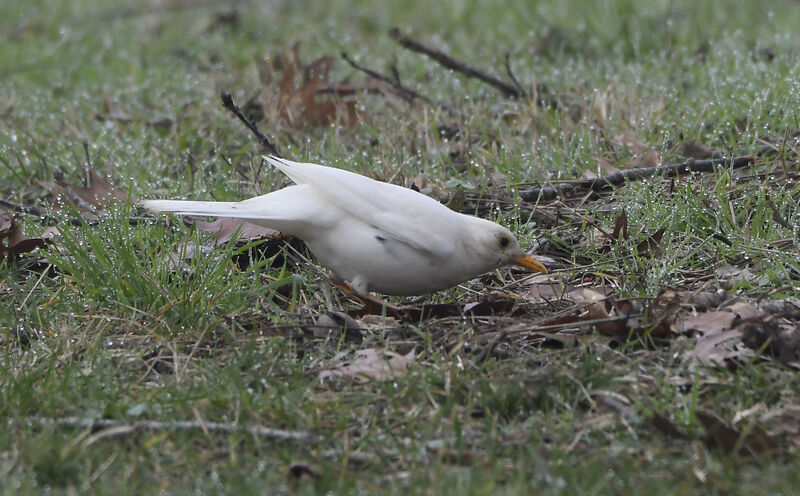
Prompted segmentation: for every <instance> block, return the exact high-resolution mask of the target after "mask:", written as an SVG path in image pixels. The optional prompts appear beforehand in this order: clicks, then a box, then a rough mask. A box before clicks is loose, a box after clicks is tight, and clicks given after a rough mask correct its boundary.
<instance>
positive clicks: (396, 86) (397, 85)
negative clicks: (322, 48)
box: [342, 52, 461, 115]
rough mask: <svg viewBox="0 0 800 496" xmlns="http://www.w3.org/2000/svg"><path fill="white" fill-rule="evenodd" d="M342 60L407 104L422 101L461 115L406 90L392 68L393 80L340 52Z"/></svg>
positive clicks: (446, 105)
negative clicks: (383, 84)
mask: <svg viewBox="0 0 800 496" xmlns="http://www.w3.org/2000/svg"><path fill="white" fill-rule="evenodd" d="M342 58H343V59H344V60H345V61H346V62H347V63H348V64H350V65H351V66H352V67H353V69H356V70H359V71H361V72H363V73H365V74H366V75H368V76H369V77H371V78H373V79H377V80H378V81H383V82H384V83H386V84H388V85H389V87H390V88H392V89H393V90H394V91H395V92H396V93H397V94H399V95H400V96H401V97H402V98H404V99H405V100H406V101H407V102H409V103H412V102H413V101H414V100H416V99H419V100H422V101H423V102H425V103H427V104H428V105H430V106H432V107H439V108H441V109H443V110H446V111H447V112H450V113H451V114H453V115H461V113H460V112H459V111H458V110H456V109H455V108H453V107H451V106H450V105H448V104H446V103H443V102H436V101H434V100H432V99H431V98H429V97H427V96H425V95H423V94H421V93H418V92H416V91H414V90H412V89H411V88H408V87H406V86H404V85H403V84H402V83H401V82H400V78H399V77H397V72H396V69H395V68H393V70H394V72H395V77H394V78H390V77H389V76H385V75H383V74H381V73H379V72H376V71H374V70H372V69H369V68H367V67H364V66H362V65H359V64H358V63H357V62H356V61H355V60H353V59H352V58H350V56H349V55H347V54H346V53H345V52H342Z"/></svg>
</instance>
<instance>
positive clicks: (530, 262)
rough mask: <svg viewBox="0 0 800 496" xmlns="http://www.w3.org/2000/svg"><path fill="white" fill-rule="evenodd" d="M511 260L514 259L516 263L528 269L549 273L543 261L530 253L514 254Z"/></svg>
mask: <svg viewBox="0 0 800 496" xmlns="http://www.w3.org/2000/svg"><path fill="white" fill-rule="evenodd" d="M511 260H513V261H514V263H515V264H517V265H521V266H523V267H525V268H526V269H529V270H535V271H536V272H541V273H543V274H547V268H546V267H545V266H544V265H542V262H540V261H538V260H536V259H535V258H533V257H532V256H530V255H514V256H513V257H511Z"/></svg>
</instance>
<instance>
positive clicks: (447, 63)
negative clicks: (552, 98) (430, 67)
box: [389, 28, 527, 98]
mask: <svg viewBox="0 0 800 496" xmlns="http://www.w3.org/2000/svg"><path fill="white" fill-rule="evenodd" d="M389 37H390V38H392V39H393V40H394V41H396V42H397V43H399V44H400V45H401V46H402V47H403V48H406V49H408V50H411V51H413V52H417V53H421V54H423V55H427V56H428V57H430V58H432V59H433V60H435V61H436V62H439V63H440V64H441V65H443V66H444V67H446V68H448V69H452V70H454V71H457V72H460V73H462V74H464V75H466V76H469V77H473V78H476V79H480V80H481V81H483V82H484V83H486V84H488V85H490V86H493V87H495V88H497V89H498V90H500V92H501V93H503V96H505V97H507V98H523V97H526V96H527V94H526V93H525V92H524V91H520V89H519V88H518V87H517V86H515V85H514V84H509V83H507V82H505V81H503V80H501V79H499V78H497V77H495V76H492V75H491V74H488V73H486V72H484V71H482V70H480V69H478V68H476V67H473V66H471V65H469V64H467V63H466V62H462V61H460V60H457V59H455V58H453V57H451V56H450V55H448V54H446V53H444V52H442V51H439V50H436V49H434V48H431V47H428V46H425V45H423V44H422V43H420V42H418V41H416V40H413V39H411V38H409V37H408V36H406V35H405V34H403V33H402V32H400V30H399V29H397V28H392V29H390V30H389Z"/></svg>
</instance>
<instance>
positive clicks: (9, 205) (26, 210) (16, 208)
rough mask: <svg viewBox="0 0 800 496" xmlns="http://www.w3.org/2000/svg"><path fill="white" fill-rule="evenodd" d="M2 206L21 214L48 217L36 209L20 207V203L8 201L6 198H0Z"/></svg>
mask: <svg viewBox="0 0 800 496" xmlns="http://www.w3.org/2000/svg"><path fill="white" fill-rule="evenodd" d="M0 206H3V207H6V208H10V209H11V210H14V211H15V212H21V213H23V214H29V215H35V216H36V217H47V214H45V213H44V212H42V211H41V210H39V209H38V208H36V207H29V206H27V205H20V204H19V203H14V202H12V201H11V200H6V199H5V198H0Z"/></svg>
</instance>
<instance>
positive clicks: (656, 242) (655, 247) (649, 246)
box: [636, 227, 665, 257]
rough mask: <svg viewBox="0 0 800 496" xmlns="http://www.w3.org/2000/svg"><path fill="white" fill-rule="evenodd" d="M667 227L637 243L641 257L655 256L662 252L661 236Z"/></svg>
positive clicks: (637, 249) (637, 251)
mask: <svg viewBox="0 0 800 496" xmlns="http://www.w3.org/2000/svg"><path fill="white" fill-rule="evenodd" d="M664 232H665V229H664V228H663V227H662V228H661V229H659V230H658V231H656V232H655V233H653V234H652V235H651V236H650V237H648V238H647V239H645V240H644V241H642V242H640V243H638V244H637V245H636V253H638V254H639V256H640V257H654V256H656V255H658V254H659V253H661V238H662V237H663V236H664Z"/></svg>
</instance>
